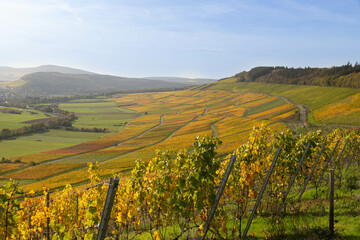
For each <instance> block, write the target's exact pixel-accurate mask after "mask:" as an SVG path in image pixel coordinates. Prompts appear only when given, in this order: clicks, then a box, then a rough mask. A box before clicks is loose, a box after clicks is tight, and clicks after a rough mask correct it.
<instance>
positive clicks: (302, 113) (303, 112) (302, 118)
mask: <svg viewBox="0 0 360 240" xmlns="http://www.w3.org/2000/svg"><path fill="white" fill-rule="evenodd" d="M280 98H282V99H283V100H284V101H285V102H287V103H289V104H293V105H295V106H296V107H298V108H299V109H300V126H301V127H302V128H303V127H305V126H306V125H307V124H308V122H307V114H308V112H309V109H308V108H307V107H305V106H304V105H300V104H297V103H294V102H292V101H291V100H290V99H288V98H286V97H280ZM288 124H289V126H290V127H291V130H293V131H294V132H297V131H296V126H295V124H293V123H288Z"/></svg>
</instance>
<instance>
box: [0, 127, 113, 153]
mask: <svg viewBox="0 0 360 240" xmlns="http://www.w3.org/2000/svg"><path fill="white" fill-rule="evenodd" d="M108 134H109V133H93V132H71V131H64V130H49V131H48V132H44V133H36V134H31V135H27V136H20V137H16V138H12V139H9V140H2V141H0V149H1V153H0V158H1V157H5V158H10V157H15V156H21V155H26V154H31V153H37V152H43V151H48V150H52V149H58V148H64V147H68V146H72V145H75V144H79V143H83V142H87V141H90V140H94V139H97V138H101V137H104V136H106V135H108Z"/></svg>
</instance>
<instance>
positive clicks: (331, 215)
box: [329, 168, 335, 237]
mask: <svg viewBox="0 0 360 240" xmlns="http://www.w3.org/2000/svg"><path fill="white" fill-rule="evenodd" d="M334 180H335V178H334V168H332V169H331V170H330V209H329V231H330V237H333V236H334V233H335V231H334V193H335V187H334Z"/></svg>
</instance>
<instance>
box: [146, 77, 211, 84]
mask: <svg viewBox="0 0 360 240" xmlns="http://www.w3.org/2000/svg"><path fill="white" fill-rule="evenodd" d="M146 79H151V80H161V81H167V82H181V83H189V84H195V85H199V84H206V83H211V82H215V81H216V80H217V79H210V78H184V77H146Z"/></svg>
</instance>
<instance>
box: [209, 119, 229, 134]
mask: <svg viewBox="0 0 360 240" xmlns="http://www.w3.org/2000/svg"><path fill="white" fill-rule="evenodd" d="M227 117H228V116H225V117H223V118H222V119H220V120H219V121H216V122H214V123H213V124H211V126H210V127H211V129H212V130H213V137H215V138H216V137H218V135H219V133H218V131H217V129H216V127H215V124H217V123H219V122H221V121H222V120H224V119H226V118H227Z"/></svg>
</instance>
